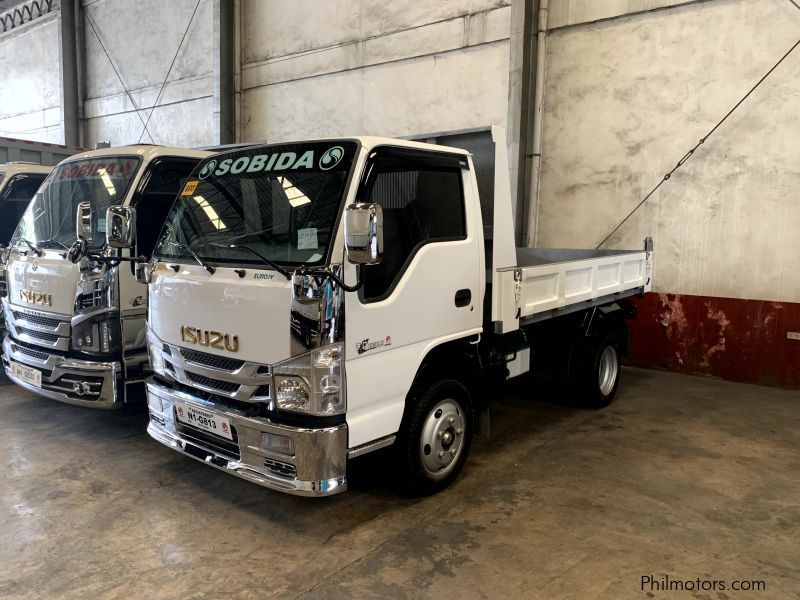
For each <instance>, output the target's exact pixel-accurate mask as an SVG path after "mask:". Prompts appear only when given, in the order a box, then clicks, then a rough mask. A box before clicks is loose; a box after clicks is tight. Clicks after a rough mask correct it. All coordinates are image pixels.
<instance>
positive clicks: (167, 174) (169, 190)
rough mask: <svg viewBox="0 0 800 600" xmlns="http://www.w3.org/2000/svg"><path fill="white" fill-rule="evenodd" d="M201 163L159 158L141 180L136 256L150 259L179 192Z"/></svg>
mask: <svg viewBox="0 0 800 600" xmlns="http://www.w3.org/2000/svg"><path fill="white" fill-rule="evenodd" d="M198 162H200V161H199V159H186V158H157V159H155V160H154V161H153V162H152V163H151V164H150V167H149V169H148V172H147V174H145V175H144V176H143V177H142V182H141V183H140V184H139V189H138V191H137V198H136V199H135V200H134V202H133V205H134V206H135V208H136V213H137V214H136V246H137V248H136V249H137V253H138V254H139V255H141V256H147V257H149V256H150V255H151V254H152V253H153V247H154V246H155V244H156V240H158V235H159V233H161V227H162V226H163V225H164V221H165V220H166V219H167V215H168V214H169V211H170V210H171V209H172V204H173V203H174V202H175V198H176V196H177V195H178V192H179V191H180V190H181V189H183V184H184V182H185V181H186V178H187V177H189V175H190V174H191V172H192V170H193V169H194V167H195V166H196V165H197V163H198Z"/></svg>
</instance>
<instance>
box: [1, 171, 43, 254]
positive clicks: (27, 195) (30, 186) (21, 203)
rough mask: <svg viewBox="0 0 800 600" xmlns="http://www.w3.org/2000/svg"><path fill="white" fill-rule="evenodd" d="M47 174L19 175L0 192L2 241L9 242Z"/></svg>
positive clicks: (3, 242) (10, 180)
mask: <svg viewBox="0 0 800 600" xmlns="http://www.w3.org/2000/svg"><path fill="white" fill-rule="evenodd" d="M46 177H47V175H46V174H44V173H42V174H28V175H17V176H15V177H12V178H11V179H9V181H8V184H7V185H6V187H5V189H4V190H3V191H2V193H1V194H0V243H2V244H7V243H8V241H9V240H10V239H11V236H12V235H14V230H15V229H16V228H17V223H19V220H20V219H21V218H22V215H23V214H24V213H25V209H26V208H28V203H30V201H31V198H33V196H34V194H36V190H38V189H39V186H40V185H42V182H43V181H44V180H45V178H46Z"/></svg>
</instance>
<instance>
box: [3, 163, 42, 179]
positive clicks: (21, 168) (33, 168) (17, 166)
mask: <svg viewBox="0 0 800 600" xmlns="http://www.w3.org/2000/svg"><path fill="white" fill-rule="evenodd" d="M54 168H55V167H48V166H44V165H37V164H34V163H26V162H10V163H4V164H0V173H2V174H4V175H6V176H8V177H11V176H12V175H19V174H20V173H22V174H25V173H42V174H44V175H46V174H48V173H49V172H50V171H52V170H53V169H54Z"/></svg>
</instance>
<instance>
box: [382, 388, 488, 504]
mask: <svg viewBox="0 0 800 600" xmlns="http://www.w3.org/2000/svg"><path fill="white" fill-rule="evenodd" d="M472 429H473V410H472V400H471V397H470V394H469V392H468V391H467V388H466V387H464V385H462V384H461V383H460V382H458V381H456V380H454V379H439V380H437V381H435V382H433V383H429V384H422V385H417V384H415V386H414V388H413V389H412V391H411V392H410V393H409V397H408V401H407V408H406V415H405V416H404V418H403V423H402V425H401V426H400V431H399V433H398V436H397V440H396V441H395V444H394V448H393V452H394V472H395V478H394V481H395V487H396V489H397V491H398V492H400V493H401V494H403V495H408V496H427V495H430V494H434V493H436V492H438V491H440V490H443V489H444V488H446V487H447V486H449V485H450V484H451V483H452V482H453V481H454V480H455V479H456V478H457V477H458V474H459V473H460V471H461V469H462V467H463V466H464V463H465V462H466V460H467V454H469V448H470V445H471V443H472Z"/></svg>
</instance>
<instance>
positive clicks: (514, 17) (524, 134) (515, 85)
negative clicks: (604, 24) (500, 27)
mask: <svg viewBox="0 0 800 600" xmlns="http://www.w3.org/2000/svg"><path fill="white" fill-rule="evenodd" d="M538 12H539V0H513V2H512V5H511V59H510V62H511V64H510V73H509V86H508V90H509V98H508V142H509V167H510V169H509V170H510V177H511V198H512V202H513V205H514V237H515V238H516V241H517V245H520V246H525V245H526V240H527V239H528V237H529V236H528V221H529V213H530V210H531V209H530V207H529V200H530V197H531V195H530V173H531V156H529V153H530V147H531V141H532V139H533V110H534V107H533V106H532V96H533V90H534V89H535V86H536V25H535V24H536V19H537V15H538Z"/></svg>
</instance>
